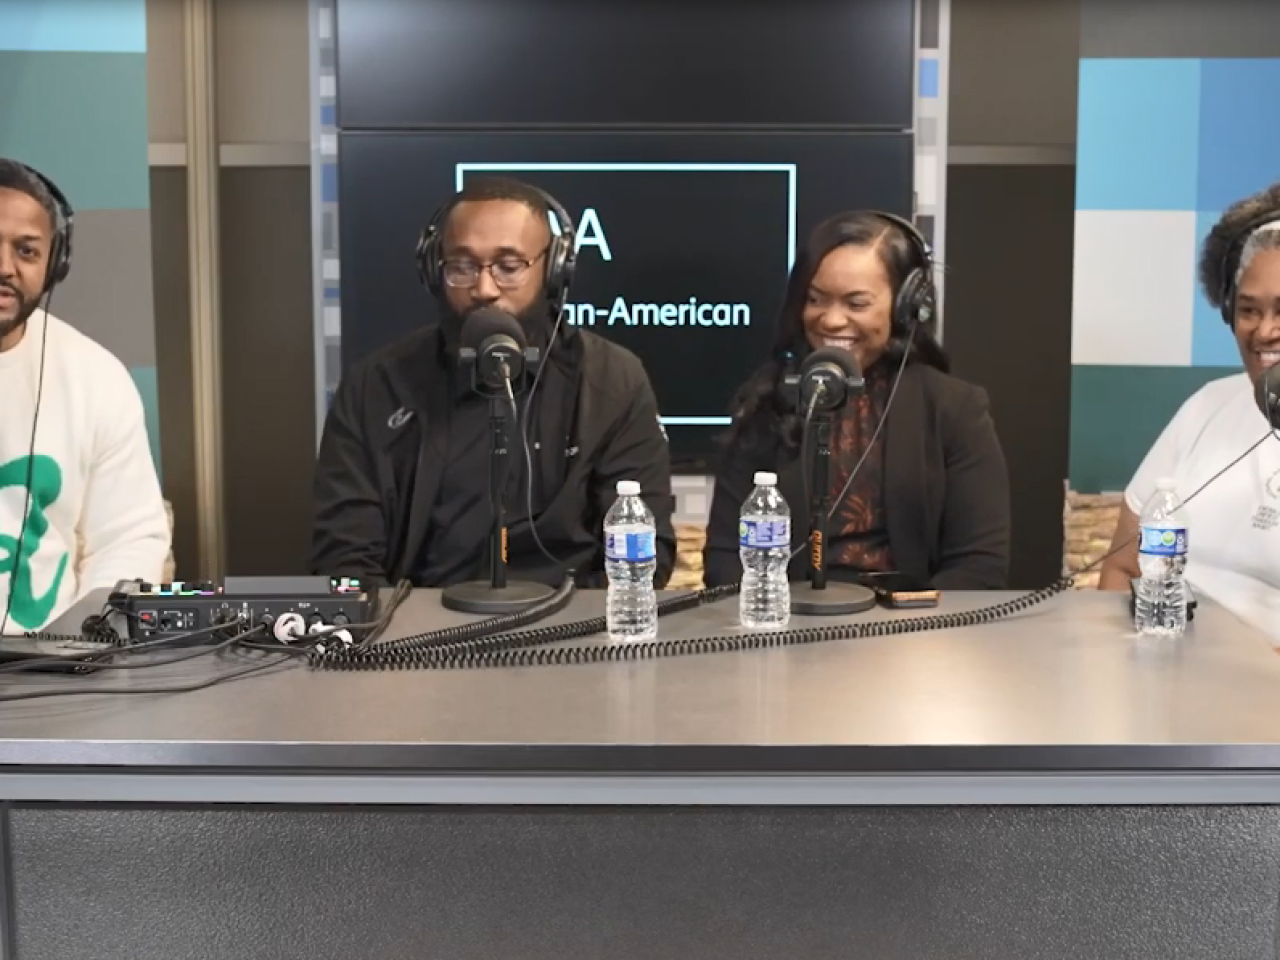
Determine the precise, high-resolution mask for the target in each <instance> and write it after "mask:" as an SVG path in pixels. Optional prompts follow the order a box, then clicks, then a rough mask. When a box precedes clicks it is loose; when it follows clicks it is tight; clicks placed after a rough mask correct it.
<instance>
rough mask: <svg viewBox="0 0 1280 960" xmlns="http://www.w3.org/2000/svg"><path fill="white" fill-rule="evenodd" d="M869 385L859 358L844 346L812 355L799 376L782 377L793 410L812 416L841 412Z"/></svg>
mask: <svg viewBox="0 0 1280 960" xmlns="http://www.w3.org/2000/svg"><path fill="white" fill-rule="evenodd" d="M865 386H866V381H865V380H864V379H863V376H862V370H861V369H860V368H859V367H858V361H857V358H855V357H854V355H853V354H852V353H850V352H849V351H848V350H843V349H841V348H840V347H822V348H820V349H818V350H815V351H813V353H811V354H809V355H808V356H807V357H805V358H804V360H803V361H802V362H801V364H800V369H799V371H797V372H796V373H792V374H787V375H786V376H784V377H783V378H782V389H783V393H784V395H785V396H786V398H787V401H788V402H789V403H790V404H791V406H792V407H793V408H795V409H796V410H798V411H799V412H801V413H808V411H809V407H810V404H812V405H813V409H814V411H815V412H823V413H829V412H831V411H832V410H839V409H840V408H841V407H843V406H844V405H845V404H846V403H848V402H849V398H850V397H855V396H857V395H858V394H860V393H862V391H863V389H864V388H865Z"/></svg>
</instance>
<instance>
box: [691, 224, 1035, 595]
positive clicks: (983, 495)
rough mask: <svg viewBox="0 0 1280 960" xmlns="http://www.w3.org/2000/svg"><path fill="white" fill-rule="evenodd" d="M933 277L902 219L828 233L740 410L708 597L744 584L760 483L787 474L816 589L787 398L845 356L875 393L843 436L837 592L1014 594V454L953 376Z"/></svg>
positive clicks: (716, 513)
mask: <svg viewBox="0 0 1280 960" xmlns="http://www.w3.org/2000/svg"><path fill="white" fill-rule="evenodd" d="M933 269H934V267H933V262H932V255H931V252H930V249H929V245H928V243H927V242H926V241H925V239H924V238H923V237H922V236H921V235H920V234H919V232H917V231H916V229H915V227H913V226H912V225H911V224H910V223H908V222H907V221H905V220H901V219H899V218H897V217H894V216H892V215H888V214H883V213H876V212H862V211H860V212H855V213H847V214H841V215H839V216H836V217H833V218H831V219H830V220H827V221H826V222H824V223H822V224H820V225H819V226H818V227H817V228H816V229H815V230H814V232H813V234H812V235H811V236H810V238H809V241H808V243H807V244H806V247H805V249H804V250H803V251H802V252H801V254H800V255H799V256H798V257H797V258H796V263H795V266H794V267H793V269H792V271H791V276H790V278H789V280H788V284H787V293H786V300H785V302H784V304H783V308H782V314H781V317H780V318H779V320H778V329H777V336H776V340H775V351H774V360H773V361H771V362H770V363H768V364H767V365H765V366H764V367H763V368H762V369H760V370H759V371H758V372H757V373H756V374H755V375H754V376H753V377H752V378H751V379H750V380H748V381H747V383H746V384H745V385H744V386H743V387H742V389H741V390H740V391H739V393H738V396H737V398H736V400H735V404H734V420H733V424H732V426H731V427H730V429H729V433H728V436H727V437H726V441H725V448H724V451H723V455H722V459H721V464H720V467H719V470H718V471H717V474H716V485H715V495H714V497H713V499H712V503H711V518H710V522H709V524H708V528H707V545H706V548H705V550H704V554H703V562H704V567H705V574H704V575H705V580H706V584H707V586H717V585H719V584H724V583H736V582H737V581H738V580H739V579H740V577H741V575H742V564H741V562H740V560H739V554H738V514H739V511H740V510H741V508H742V503H743V501H744V500H746V498H747V497H748V495H749V494H750V493H751V490H752V487H753V477H754V474H755V472H756V471H757V470H766V471H770V472H773V473H776V474H778V487H779V490H780V491H781V493H782V495H783V496H784V497H785V498H786V500H787V503H788V504H789V505H790V507H791V517H792V520H791V523H792V528H791V531H792V532H791V537H792V539H791V542H792V548H793V550H797V551H798V552H797V554H796V556H794V557H793V558H792V563H791V566H790V571H789V572H790V577H791V579H793V580H800V579H803V578H804V576H805V564H806V562H807V551H805V550H799V549H798V548H800V547H801V546H802V545H803V544H804V543H805V541H806V540H807V538H808V530H809V503H808V496H807V495H806V492H805V489H804V481H803V479H802V477H803V476H804V473H805V472H806V471H807V470H808V465H807V464H805V465H803V469H802V463H801V454H800V446H801V445H800V439H801V432H802V430H801V428H802V422H801V419H802V418H801V416H799V415H797V413H796V411H794V410H792V409H790V408H789V406H788V404H787V403H786V402H785V401H784V399H783V396H782V392H781V391H780V389H779V387H780V384H781V382H782V378H783V377H784V376H785V374H786V373H788V372H790V371H794V370H795V368H796V367H797V365H798V364H799V363H800V361H801V360H802V359H803V358H804V357H805V355H807V354H808V353H809V352H811V351H812V350H814V349H817V348H819V347H831V346H836V347H840V348H843V349H846V350H848V351H850V352H851V353H852V354H853V356H854V357H855V358H856V360H857V361H858V365H859V367H860V369H861V370H862V373H863V376H864V378H865V380H866V388H865V391H864V392H863V393H862V394H861V395H859V396H858V397H856V399H854V400H853V401H852V402H851V403H850V404H849V405H848V406H847V407H846V408H845V409H844V410H843V411H841V412H839V413H838V414H837V419H836V420H835V423H834V426H833V429H832V451H831V467H830V471H829V472H830V479H831V497H832V501H831V502H832V512H831V515H830V516H831V519H830V521H829V523H828V527H827V529H828V541H827V564H828V571H829V575H830V578H831V579H832V580H856V579H858V578H859V575H865V574H872V573H883V572H900V573H903V574H907V575H911V576H913V577H915V578H918V579H921V580H924V581H927V582H929V583H932V584H933V585H934V586H935V587H938V588H940V589H942V588H946V589H952V590H981V589H1000V588H1003V587H1005V586H1006V581H1007V577H1008V567H1009V528H1010V519H1009V479H1008V472H1007V469H1006V466H1005V459H1004V454H1003V452H1002V451H1001V449H1000V441H999V439H998V438H997V437H996V431H995V426H994V424H993V423H992V420H991V416H990V413H989V412H988V402H987V394H986V391H984V390H983V389H982V388H980V387H977V386H974V385H972V384H969V383H966V382H964V381H963V380H958V379H957V378H955V377H953V376H951V375H950V374H949V372H948V369H949V363H948V360H947V357H946V354H945V353H943V351H942V348H941V347H940V346H939V345H938V342H937V340H936V339H935V336H934V333H933V329H934V322H935V319H934V304H935V295H934V286H933ZM886 412H887V416H886ZM810 442H812V441H810ZM806 450H809V451H810V453H811V450H810V448H808V447H806ZM859 463H860V464H861V465H860V466H857V465H858V464H859ZM855 466H856V467H857V469H856V473H854V478H853V482H852V484H851V485H849V486H848V488H847V492H845V494H844V496H843V497H840V498H839V499H838V500H837V499H836V498H837V497H838V496H839V494H840V492H841V491H842V490H846V483H847V481H848V479H849V476H850V473H851V472H853V471H854V470H855Z"/></svg>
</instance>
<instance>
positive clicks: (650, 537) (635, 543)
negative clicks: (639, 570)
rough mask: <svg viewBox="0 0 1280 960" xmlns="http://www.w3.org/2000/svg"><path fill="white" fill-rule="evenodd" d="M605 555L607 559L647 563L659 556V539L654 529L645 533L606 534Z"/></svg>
mask: <svg viewBox="0 0 1280 960" xmlns="http://www.w3.org/2000/svg"><path fill="white" fill-rule="evenodd" d="M604 555H605V559H607V560H626V561H630V562H632V563H645V562H648V561H649V560H653V559H655V558H656V557H657V556H658V544H657V539H656V537H655V536H654V533H653V531H652V530H646V531H645V532H644V533H609V532H607V531H606V532H605V535H604Z"/></svg>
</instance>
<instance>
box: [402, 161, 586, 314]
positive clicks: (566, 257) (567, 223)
mask: <svg viewBox="0 0 1280 960" xmlns="http://www.w3.org/2000/svg"><path fill="white" fill-rule="evenodd" d="M521 185H522V186H524V187H526V188H528V189H529V190H532V191H533V192H534V193H536V194H537V195H538V196H539V197H540V198H541V199H542V202H543V204H544V205H545V207H546V211H545V212H546V213H548V214H550V215H551V216H552V217H554V218H555V220H556V228H557V229H553V231H552V233H553V236H552V237H551V244H550V246H549V247H548V248H547V257H546V266H545V269H544V270H543V285H544V287H545V289H546V295H547V299H548V300H549V301H551V304H552V306H553V307H554V309H555V313H556V315H557V316H558V315H559V314H560V312H561V311H563V310H564V305H565V303H566V301H567V300H568V298H569V287H570V285H571V284H572V282H573V273H574V269H575V268H576V266H577V260H578V244H577V237H576V235H575V229H574V225H573V220H572V218H570V216H569V212H568V211H567V210H565V208H564V206H563V205H562V204H561V203H560V201H559V200H557V199H556V198H555V197H553V196H552V195H551V194H549V193H548V192H547V191H545V190H543V189H542V188H541V187H537V186H534V185H533V184H531V183H523V182H521ZM460 202H464V200H463V198H462V197H461V196H459V195H458V194H455V195H454V196H453V198H452V199H450V200H449V202H448V203H445V204H444V205H442V206H441V207H439V208H438V209H437V210H436V212H435V213H434V214H432V216H431V220H430V221H429V222H428V223H427V226H426V227H425V228H424V229H423V231H422V233H421V235H420V236H419V237H418V245H417V248H416V249H415V250H414V254H413V259H414V263H415V264H416V265H417V268H418V279H419V280H420V281H421V282H422V285H423V286H425V287H426V288H427V290H429V291H430V292H431V294H432V295H433V296H436V297H439V296H441V295H442V293H443V292H444V281H443V264H442V258H441V249H440V245H441V243H442V242H443V239H444V226H445V221H446V220H447V219H448V217H449V214H451V213H452V212H453V209H454V208H455V207H456V206H457V205H458V204H459V203H460ZM548 226H550V224H548Z"/></svg>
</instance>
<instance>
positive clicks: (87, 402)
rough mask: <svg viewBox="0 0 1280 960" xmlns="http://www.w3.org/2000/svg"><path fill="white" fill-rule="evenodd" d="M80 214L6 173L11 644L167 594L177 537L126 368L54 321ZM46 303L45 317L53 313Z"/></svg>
mask: <svg viewBox="0 0 1280 960" xmlns="http://www.w3.org/2000/svg"><path fill="white" fill-rule="evenodd" d="M73 221H74V213H73V211H72V210H71V207H70V204H68V203H67V201H66V199H65V198H64V197H63V196H62V194H61V193H60V192H59V191H58V189H57V188H56V187H55V186H54V185H53V184H52V183H51V182H49V181H48V180H46V179H45V178H44V177H43V176H42V175H40V174H39V173H37V172H36V171H34V170H32V169H30V168H28V167H25V166H23V165H22V164H20V163H16V162H14V161H11V160H4V159H0V604H2V605H3V607H2V609H3V614H2V615H0V633H4V634H17V633H22V632H25V631H34V630H40V629H43V628H44V627H45V626H47V625H48V624H49V622H50V621H51V620H54V619H55V618H57V617H58V616H59V615H60V614H61V613H63V612H64V611H65V610H66V609H67V608H68V607H69V606H71V605H72V604H73V603H74V602H75V601H76V600H78V599H80V598H81V597H83V596H84V595H85V594H87V593H89V592H90V591H92V590H94V589H97V588H100V587H112V586H114V585H115V584H116V583H117V582H118V581H119V580H123V579H129V578H134V577H137V578H141V579H144V580H151V581H155V580H159V579H160V578H161V576H162V573H163V569H164V562H165V558H166V557H167V556H168V553H169V545H170V533H169V523H168V519H167V516H166V514H165V508H164V500H163V498H162V496H161V493H160V484H159V481H158V479H157V477H156V470H155V465H154V464H153V463H152V460H151V450H150V446H149V444H148V441H147V431H146V422H145V420H144V418H143V411H142V399H141V397H140V396H139V394H138V390H137V387H136V386H135V385H134V383H133V378H132V377H130V375H129V372H128V371H127V370H126V369H125V367H124V365H123V364H122V363H121V362H120V361H119V360H117V359H116V358H115V357H114V356H113V355H112V354H110V353H109V352H107V351H106V350H105V349H103V348H102V347H101V346H99V345H98V344H96V343H94V342H93V341H92V340H90V339H89V338H88V337H86V336H84V335H83V334H81V333H79V332H78V331H76V330H74V329H72V328H71V327H69V326H68V325H67V324H65V323H63V322H62V321H61V320H59V319H58V318H57V317H55V316H52V315H50V314H49V313H48V312H46V311H47V307H48V305H49V297H50V294H51V293H52V292H53V290H54V288H55V287H56V286H57V284H58V283H60V282H61V281H62V280H63V279H64V278H65V277H66V274H67V270H68V268H69V267H70V258H71V239H72V229H73V226H74V223H73ZM42 301H43V304H42Z"/></svg>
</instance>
